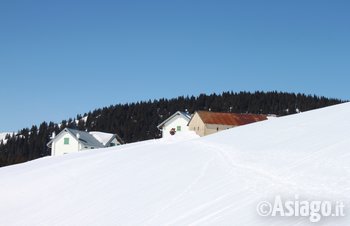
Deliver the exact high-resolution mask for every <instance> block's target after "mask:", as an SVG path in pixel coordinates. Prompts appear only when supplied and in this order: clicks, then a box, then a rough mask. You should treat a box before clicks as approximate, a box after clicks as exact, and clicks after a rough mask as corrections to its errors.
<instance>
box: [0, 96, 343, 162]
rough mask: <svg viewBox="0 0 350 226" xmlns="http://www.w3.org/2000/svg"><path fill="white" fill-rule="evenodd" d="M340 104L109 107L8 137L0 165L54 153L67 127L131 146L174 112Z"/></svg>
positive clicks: (278, 101) (280, 110)
mask: <svg viewBox="0 0 350 226" xmlns="http://www.w3.org/2000/svg"><path fill="white" fill-rule="evenodd" d="M341 102H342V101H341V100H339V99H329V98H326V97H318V96H311V95H305V94H294V93H282V92H254V93H250V92H239V93H234V92H224V93H222V94H211V95H206V94H201V95H199V96H196V97H195V96H186V97H185V96H181V97H177V98H173V99H158V100H153V101H151V100H149V101H141V102H136V103H129V104H117V105H111V106H109V107H104V108H100V109H96V110H94V111H91V112H88V113H85V114H82V115H77V116H76V118H70V119H68V120H63V121H62V122H60V123H54V122H49V123H47V122H43V123H41V124H40V125H39V126H36V125H34V126H32V127H31V128H24V129H22V130H20V131H18V132H17V133H16V134H12V135H9V136H7V137H6V139H7V143H6V144H4V143H3V142H1V143H0V166H7V165H12V164H16V163H21V162H25V161H29V160H33V159H36V158H40V157H43V156H47V155H50V150H49V149H48V148H47V147H46V144H47V142H49V141H50V136H51V134H52V133H53V132H55V133H56V134H58V133H59V132H60V131H61V130H62V129H64V128H65V127H69V128H75V129H79V130H87V131H95V130H96V131H102V132H108V133H117V134H118V135H119V136H120V137H121V138H122V139H123V140H124V141H125V142H126V143H131V142H136V141H142V140H147V139H154V138H159V137H160V135H161V133H160V131H159V130H158V129H157V125H158V124H159V123H161V122H162V121H163V120H165V119H166V118H167V117H169V116H170V115H172V114H173V113H174V112H176V111H186V110H187V111H188V112H190V113H193V112H194V111H196V110H211V111H219V112H236V113H258V114H275V115H278V116H283V115H288V114H294V113H298V112H304V111H308V110H312V109H316V108H321V107H326V106H330V105H334V104H338V103H341Z"/></svg>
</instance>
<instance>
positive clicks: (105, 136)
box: [89, 131, 114, 145]
mask: <svg viewBox="0 0 350 226" xmlns="http://www.w3.org/2000/svg"><path fill="white" fill-rule="evenodd" d="M89 133H90V134H91V135H92V136H93V137H95V138H96V140H98V142H100V143H101V144H103V145H106V144H107V142H108V141H110V140H111V139H112V137H113V136H114V134H111V133H103V132H98V131H91V132H89Z"/></svg>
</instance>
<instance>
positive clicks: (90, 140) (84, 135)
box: [64, 128, 104, 148]
mask: <svg viewBox="0 0 350 226" xmlns="http://www.w3.org/2000/svg"><path fill="white" fill-rule="evenodd" d="M64 130H66V131H67V132H70V133H71V134H72V135H73V136H74V137H75V138H76V139H77V140H78V141H80V142H82V143H83V144H85V145H88V146H93V147H100V148H103V147H104V145H103V143H102V142H99V141H98V140H97V139H96V138H95V137H94V136H93V135H92V134H90V133H88V132H85V131H80V130H76V129H70V128H65V129H64ZM78 134H79V135H78ZM78 137H79V138H78Z"/></svg>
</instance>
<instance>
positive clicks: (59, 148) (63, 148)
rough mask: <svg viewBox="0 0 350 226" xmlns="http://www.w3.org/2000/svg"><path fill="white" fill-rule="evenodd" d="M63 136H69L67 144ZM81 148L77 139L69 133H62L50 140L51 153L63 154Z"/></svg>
mask: <svg viewBox="0 0 350 226" xmlns="http://www.w3.org/2000/svg"><path fill="white" fill-rule="evenodd" d="M64 138H69V144H64ZM80 149H81V147H80V145H79V143H78V141H77V140H76V139H75V138H74V137H73V136H72V135H70V134H69V133H64V134H62V135H60V136H59V137H56V139H55V140H54V141H53V142H52V150H51V155H64V154H67V153H72V152H78V151H79V150H80Z"/></svg>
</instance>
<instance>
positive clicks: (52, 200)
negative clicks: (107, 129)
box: [0, 103, 350, 226]
mask: <svg viewBox="0 0 350 226" xmlns="http://www.w3.org/2000/svg"><path fill="white" fill-rule="evenodd" d="M349 115H350V104H349V103H347V104H341V105H337V106H333V107H328V108H324V109H320V110H315V111H310V112H305V113H301V114H296V115H292V116H287V117H282V118H277V119H275V120H267V121H263V122H259V123H255V124H250V125H247V126H242V127H239V128H234V129H230V130H226V131H224V132H220V133H217V134H214V135H211V136H208V137H204V138H197V137H196V136H193V135H189V136H188V137H187V136H186V137H182V138H181V139H175V138H173V139H171V140H162V139H160V140H150V141H145V142H139V143H134V144H128V145H123V146H118V147H113V148H107V149H101V150H93V151H87V152H81V153H76V154H69V155H65V156H59V157H45V158H42V159H39V160H35V161H31V162H28V163H24V164H20V165H15V166H10V167H5V168H0V200H1V202H0V213H1V221H0V224H1V225H7V226H10V225H36V226H37V225H50V226H51V225H52V226H53V225H74V226H75V225H122V226H127V225H135V226H141V225H148V226H164V225H179V226H184V225H198V226H199V225H200V226H202V225H213V226H226V225H227V226H231V225H234V226H235V225H238V226H253V225H254V226H255V225H264V226H265V225H266V226H271V225H278V226H280V225H338V226H348V225H350V216H345V217H338V218H336V217H329V218H323V219H322V220H321V221H320V222H319V223H317V224H315V223H314V224H312V223H310V221H309V219H308V218H307V217H262V216H259V215H258V214H257V211H256V206H257V204H258V203H259V202H260V201H264V200H273V198H274V197H275V196H276V195H280V196H282V197H285V198H290V197H294V195H296V194H298V195H300V197H302V198H303V199H308V200H342V201H344V202H345V203H346V208H348V207H350V202H349V201H350V136H349V135H350V119H349ZM345 213H346V210H345ZM349 214H350V213H349Z"/></svg>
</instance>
